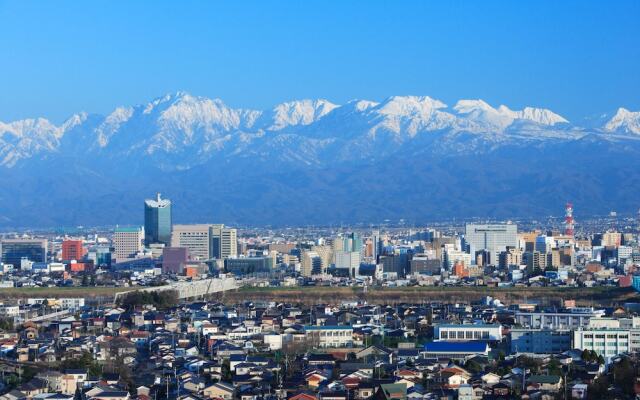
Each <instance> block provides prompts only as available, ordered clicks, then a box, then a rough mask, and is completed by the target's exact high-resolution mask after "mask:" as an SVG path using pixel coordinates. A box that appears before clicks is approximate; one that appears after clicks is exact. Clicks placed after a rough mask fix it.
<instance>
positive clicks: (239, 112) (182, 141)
mask: <svg viewBox="0 0 640 400" xmlns="http://www.w3.org/2000/svg"><path fill="white" fill-rule="evenodd" d="M639 117H640V112H633V111H628V110H626V109H624V108H621V109H619V110H618V111H617V112H616V113H615V115H612V116H609V117H607V118H606V119H603V120H601V121H599V123H598V124H597V126H595V127H594V126H579V125H575V124H572V123H571V122H569V121H568V120H567V119H565V118H564V117H562V116H561V115H559V114H557V113H555V112H553V111H551V110H548V109H544V108H533V107H524V108H522V109H521V110H514V109H511V108H509V107H508V106H506V105H500V106H497V107H493V106H491V105H490V104H488V103H486V102H484V101H482V100H477V99H476V100H473V99H472V100H460V101H458V102H456V103H455V104H453V106H450V105H447V104H445V103H444V102H442V101H440V100H438V99H434V98H431V97H428V96H391V97H388V98H386V99H383V100H381V101H371V100H352V101H349V102H347V103H345V104H342V105H338V104H334V103H332V102H330V101H328V100H325V99H303V100H292V101H287V102H284V103H281V104H278V105H275V106H274V107H272V108H270V109H268V110H252V109H246V108H234V107H230V106H228V105H227V104H225V103H224V102H223V101H222V100H221V99H209V98H206V97H200V96H193V95H191V94H189V93H186V92H177V93H172V94H167V95H165V96H161V97H158V98H156V99H153V100H152V101H150V102H148V103H144V104H138V105H132V106H119V107H116V108H115V109H114V110H113V111H112V112H110V113H109V114H107V115H99V114H89V113H85V112H80V113H77V114H74V115H72V116H71V117H70V118H68V119H67V120H65V121H64V122H63V123H61V124H59V125H55V124H53V123H51V122H50V121H48V120H46V119H44V118H34V119H25V120H21V121H13V122H10V123H2V122H0V186H1V187H3V188H5V193H4V194H0V226H56V225H71V224H83V225H84V224H115V223H120V224H124V223H133V222H136V221H137V222H140V218H141V212H140V207H141V206H140V204H141V203H142V200H143V199H144V198H146V197H148V196H151V195H152V194H153V193H155V192H157V191H160V192H163V193H165V194H166V195H167V197H169V198H172V199H175V200H176V201H175V203H174V204H176V213H175V215H176V218H178V220H179V221H184V222H198V221H211V220H219V221H221V222H227V223H242V224H252V223H259V224H306V223H332V222H365V221H367V220H371V221H379V220H382V219H385V218H389V219H393V218H405V219H412V220H415V221H426V220H428V219H429V218H435V217H438V218H444V217H452V216H453V217H459V216H480V215H486V217H488V218H489V217H507V218H509V217H512V216H514V215H523V214H529V215H531V216H539V215H549V214H553V213H558V212H561V208H562V204H564V202H565V201H567V200H573V201H574V204H575V206H576V213H577V215H578V216H579V215H580V212H584V213H606V212H608V211H610V209H612V208H616V209H617V210H618V211H620V212H622V211H625V210H626V211H634V210H635V209H637V208H638V205H639V204H640V199H638V195H637V194H635V191H634V190H633V188H634V187H637V186H638V185H640V176H639V174H638V172H637V171H638V170H640V134H639V132H640V130H637V129H636V128H637V127H638V119H639ZM43 200H45V201H43ZM179 204H182V205H181V206H179ZM97 210H99V211H97ZM558 210H560V211H558Z"/></svg>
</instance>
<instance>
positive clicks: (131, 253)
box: [113, 227, 145, 262]
mask: <svg viewBox="0 0 640 400" xmlns="http://www.w3.org/2000/svg"><path fill="white" fill-rule="evenodd" d="M144 238H145V235H144V228H142V227H123V228H120V227H118V228H116V231H115V232H114V234H113V248H114V256H115V259H116V261H117V262H121V261H123V260H126V259H129V258H133V257H135V256H136V254H138V253H141V252H142V251H144Z"/></svg>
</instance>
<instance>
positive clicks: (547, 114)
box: [517, 107, 569, 126]
mask: <svg viewBox="0 0 640 400" xmlns="http://www.w3.org/2000/svg"><path fill="white" fill-rule="evenodd" d="M517 114H518V118H519V119H525V120H529V121H533V122H537V123H539V124H541V125H549V126H552V125H555V124H568V123H569V121H567V120H566V119H565V118H564V117H562V116H561V115H558V114H556V113H554V112H553V111H551V110H547V109H545V108H534V107H525V108H524V109H523V110H522V111H517Z"/></svg>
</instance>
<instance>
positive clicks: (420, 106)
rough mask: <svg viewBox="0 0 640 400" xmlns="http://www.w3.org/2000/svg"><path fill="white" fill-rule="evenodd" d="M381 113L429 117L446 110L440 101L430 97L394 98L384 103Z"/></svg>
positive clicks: (381, 105)
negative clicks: (437, 111)
mask: <svg viewBox="0 0 640 400" xmlns="http://www.w3.org/2000/svg"><path fill="white" fill-rule="evenodd" d="M379 107H380V112H381V113H382V114H387V115H404V116H409V115H416V114H417V115H428V114H431V113H433V112H435V111H436V110H439V109H442V108H446V107H447V105H446V104H444V103H443V102H441V101H440V100H437V99H433V98H431V97H429V96H392V97H389V98H388V99H386V100H385V101H384V102H382V103H381V104H380V105H379Z"/></svg>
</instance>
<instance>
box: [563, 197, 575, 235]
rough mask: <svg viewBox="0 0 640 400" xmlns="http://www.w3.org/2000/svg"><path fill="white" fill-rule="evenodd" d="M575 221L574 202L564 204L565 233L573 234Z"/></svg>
mask: <svg viewBox="0 0 640 400" xmlns="http://www.w3.org/2000/svg"><path fill="white" fill-rule="evenodd" d="M574 227H575V221H574V219H573V204H572V203H570V202H568V203H567V204H566V205H565V206H564V234H565V235H567V236H573V233H574Z"/></svg>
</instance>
